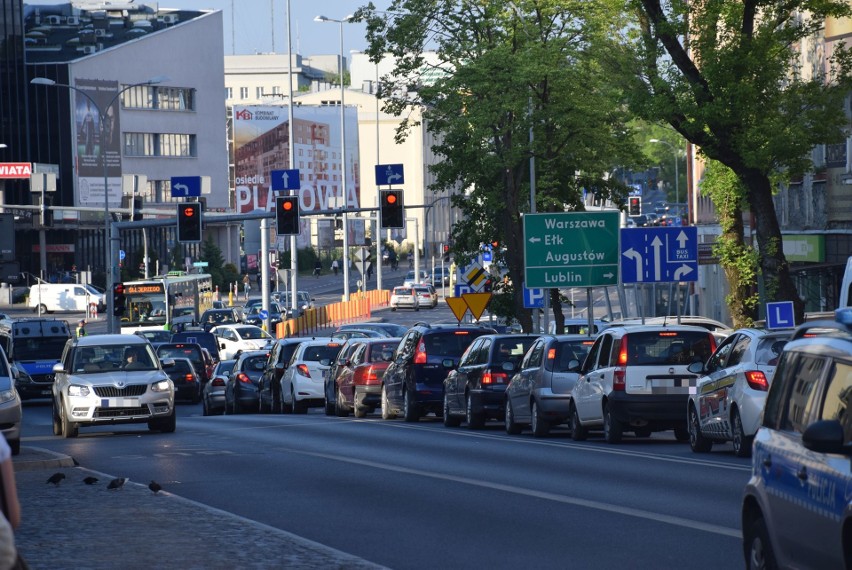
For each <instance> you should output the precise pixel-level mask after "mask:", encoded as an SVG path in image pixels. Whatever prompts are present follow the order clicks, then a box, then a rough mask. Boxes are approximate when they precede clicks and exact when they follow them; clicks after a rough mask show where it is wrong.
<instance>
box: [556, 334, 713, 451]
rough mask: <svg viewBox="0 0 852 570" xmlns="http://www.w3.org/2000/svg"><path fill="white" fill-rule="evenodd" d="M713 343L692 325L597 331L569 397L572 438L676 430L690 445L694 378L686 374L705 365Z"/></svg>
mask: <svg viewBox="0 0 852 570" xmlns="http://www.w3.org/2000/svg"><path fill="white" fill-rule="evenodd" d="M715 346H716V343H715V340H714V337H713V335H712V334H711V333H710V331H708V330H707V329H704V328H700V327H692V326H686V325H681V326H677V325H674V326H642V325H637V326H617V327H610V328H608V329H606V330H604V331H603V332H601V333H600V334H599V335H598V337H597V339H596V340H595V344H594V346H592V349H591V350H590V351H589V355H588V356H587V357H586V361H585V362H584V363H583V367H582V369H581V376H580V379H579V380H578V382H577V385H576V386H575V387H574V390H573V391H572V394H571V399H572V402H571V429H572V437H573V438H574V439H575V440H582V439H585V437H586V435H587V433H588V430H589V429H593V428H603V431H604V438H605V439H606V441H607V442H609V443H618V442H619V441H621V437H622V435H623V433H624V432H625V431H627V430H632V431H633V432H634V433H635V434H636V435H637V436H638V437H648V436H649V435H651V432H654V431H664V430H669V429H674V430H675V437H676V438H677V440H678V441H688V440H689V432H688V431H687V426H686V416H685V415H684V413H683V410H684V409H686V402H687V399H688V398H689V394H691V393H693V392H694V391H695V385H696V382H697V380H698V375H696V374H693V373H691V372H689V371H688V370H687V366H689V365H690V364H691V363H692V362H705V361H706V360H707V359H708V358H709V357H710V355H711V354H712V352H713V349H714V348H715Z"/></svg>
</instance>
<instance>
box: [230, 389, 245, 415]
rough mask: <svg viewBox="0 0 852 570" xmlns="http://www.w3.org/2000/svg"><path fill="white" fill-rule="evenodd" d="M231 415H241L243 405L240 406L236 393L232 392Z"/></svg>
mask: <svg viewBox="0 0 852 570" xmlns="http://www.w3.org/2000/svg"><path fill="white" fill-rule="evenodd" d="M231 413H233V414H234V415H236V414H241V413H243V405H242V404H240V399H239V398H238V397H237V393H236V392H234V403H233V404H231Z"/></svg>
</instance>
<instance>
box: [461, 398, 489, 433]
mask: <svg viewBox="0 0 852 570" xmlns="http://www.w3.org/2000/svg"><path fill="white" fill-rule="evenodd" d="M465 421H466V422H467V427H468V428H469V429H482V428H483V427H485V414H483V413H482V412H474V411H473V398H472V397H471V396H470V394H468V395H467V397H466V398H465Z"/></svg>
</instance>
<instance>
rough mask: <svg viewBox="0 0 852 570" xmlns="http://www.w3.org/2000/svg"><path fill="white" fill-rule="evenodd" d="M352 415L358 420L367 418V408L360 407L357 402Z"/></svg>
mask: <svg viewBox="0 0 852 570" xmlns="http://www.w3.org/2000/svg"><path fill="white" fill-rule="evenodd" d="M352 415H354V416H355V417H356V418H363V417H366V416H367V408H365V407H364V406H361V405H359V404H358V402H357V401H356V402H355V405H354V406H353V408H352Z"/></svg>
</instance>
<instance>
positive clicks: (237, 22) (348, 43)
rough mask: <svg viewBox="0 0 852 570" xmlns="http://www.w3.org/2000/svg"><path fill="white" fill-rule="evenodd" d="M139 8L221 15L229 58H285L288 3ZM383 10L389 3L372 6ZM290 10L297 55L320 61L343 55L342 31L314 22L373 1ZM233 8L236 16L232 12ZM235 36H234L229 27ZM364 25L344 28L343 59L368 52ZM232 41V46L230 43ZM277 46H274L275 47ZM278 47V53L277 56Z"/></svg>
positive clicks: (204, 0) (207, 0)
mask: <svg viewBox="0 0 852 570" xmlns="http://www.w3.org/2000/svg"><path fill="white" fill-rule="evenodd" d="M136 1H137V2H139V3H141V4H146V3H147V4H152V5H153V4H158V5H159V7H160V9H164V8H179V9H185V10H203V9H213V10H222V12H223V14H222V25H223V28H224V29H223V34H224V46H225V55H231V54H232V53H236V54H252V53H272V52H273V51H274V52H275V53H287V3H288V0H149V1H148V2H146V0H136ZM372 1H373V4H375V5H376V7H377V8H378V9H380V10H381V9H385V8H387V7H388V5H389V4H390V0H372ZM289 2H290V9H291V10H292V14H291V21H290V27H291V32H292V34H293V53H298V54H301V55H305V56H308V55H320V54H338V53H340V25H339V24H336V23H334V22H315V21H314V18H315V17H316V16H319V15H322V16H326V17H328V18H333V19H336V20H340V19H343V18H345V17H346V16H348V15H350V14H352V13H353V12H355V10H356V9H358V8H359V7H361V6H363V5H366V4H367V3H368V2H369V0H289ZM24 3H25V4H29V5H38V4H48V5H56V4H63V3H64V2H62V1H60V0H24ZM232 6H233V8H234V9H233V13H232V10H231V7H232ZM232 22H233V28H234V29H235V31H236V33H235V34H233V35H232V34H231V27H232V26H231V23H232ZM365 35H366V26H365V25H364V24H354V23H353V24H344V26H343V53H344V55H345V56H346V57H347V59H348V58H349V53H350V51H353V50H355V51H364V50H365V49H366V48H367V40H366V39H365ZM232 40H233V41H232ZM273 41H274V46H273ZM273 47H274V50H273Z"/></svg>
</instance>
